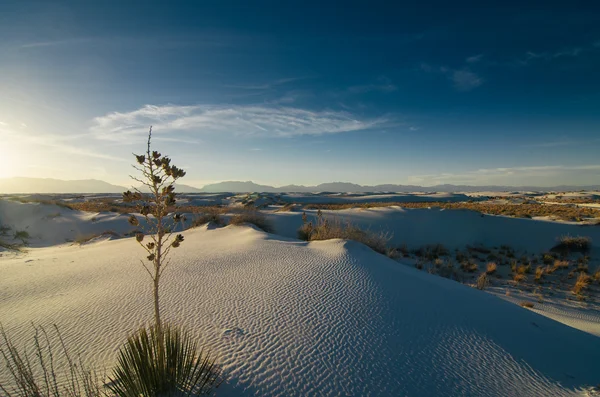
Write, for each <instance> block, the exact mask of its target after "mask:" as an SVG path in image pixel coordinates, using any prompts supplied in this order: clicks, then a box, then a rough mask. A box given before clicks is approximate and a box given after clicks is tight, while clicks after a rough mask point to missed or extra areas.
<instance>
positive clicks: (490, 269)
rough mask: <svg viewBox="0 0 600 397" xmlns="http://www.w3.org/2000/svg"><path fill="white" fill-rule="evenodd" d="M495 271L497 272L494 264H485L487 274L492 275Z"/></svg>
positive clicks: (496, 266)
mask: <svg viewBox="0 0 600 397" xmlns="http://www.w3.org/2000/svg"><path fill="white" fill-rule="evenodd" d="M496 270H498V265H496V263H495V262H490V263H488V264H487V266H486V273H487V274H494V273H496Z"/></svg>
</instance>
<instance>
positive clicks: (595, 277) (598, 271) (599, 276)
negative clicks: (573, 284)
mask: <svg viewBox="0 0 600 397" xmlns="http://www.w3.org/2000/svg"><path fill="white" fill-rule="evenodd" d="M592 279H593V280H594V281H596V282H600V267H598V268H596V271H595V272H594V274H593V276H592Z"/></svg>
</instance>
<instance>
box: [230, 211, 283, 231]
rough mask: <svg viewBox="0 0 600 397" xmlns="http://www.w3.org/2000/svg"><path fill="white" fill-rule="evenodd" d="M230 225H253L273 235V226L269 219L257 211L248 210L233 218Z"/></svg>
mask: <svg viewBox="0 0 600 397" xmlns="http://www.w3.org/2000/svg"><path fill="white" fill-rule="evenodd" d="M229 223H230V224H232V225H237V226H239V225H243V224H245V223H249V224H252V225H254V226H256V227H258V228H259V229H261V230H264V231H265V232H267V233H273V225H272V224H271V222H269V220H268V219H267V217H266V216H265V215H264V214H263V213H262V212H260V211H258V210H256V209H246V210H244V211H242V212H240V213H239V214H236V215H234V216H232V217H231V219H230V220H229Z"/></svg>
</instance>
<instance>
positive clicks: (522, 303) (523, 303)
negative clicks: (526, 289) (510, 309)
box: [519, 301, 534, 309]
mask: <svg viewBox="0 0 600 397" xmlns="http://www.w3.org/2000/svg"><path fill="white" fill-rule="evenodd" d="M519 306H521V307H526V308H528V309H532V308H533V306H534V304H533V303H531V302H527V301H522V302H519Z"/></svg>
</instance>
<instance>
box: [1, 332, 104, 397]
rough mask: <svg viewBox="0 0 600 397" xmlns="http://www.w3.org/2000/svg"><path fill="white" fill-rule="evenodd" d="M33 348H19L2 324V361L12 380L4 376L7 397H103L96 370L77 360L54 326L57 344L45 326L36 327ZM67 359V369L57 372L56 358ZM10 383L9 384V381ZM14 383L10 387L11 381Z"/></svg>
mask: <svg viewBox="0 0 600 397" xmlns="http://www.w3.org/2000/svg"><path fill="white" fill-rule="evenodd" d="M33 329H34V331H35V332H34V336H33V341H32V345H31V346H29V348H24V349H23V350H22V351H21V350H19V349H18V348H17V347H16V346H15V344H14V343H13V341H12V340H11V339H10V338H9V337H8V336H7V334H6V332H5V331H4V328H3V327H2V326H1V325H0V361H4V365H3V367H5V368H6V369H7V374H8V378H9V379H8V380H2V379H0V391H1V392H2V393H3V394H2V395H3V396H5V397H61V396H69V397H100V396H104V395H105V393H104V391H103V388H102V383H101V382H100V381H99V377H98V376H97V374H96V373H95V372H94V371H91V370H90V369H88V368H87V367H86V366H85V365H84V364H83V363H82V362H81V360H76V361H75V360H74V357H73V356H71V354H70V352H69V350H68V349H67V347H66V345H65V342H64V339H63V337H62V335H61V333H60V332H59V330H58V327H56V326H54V331H55V332H56V336H57V338H55V339H54V340H58V343H55V344H54V345H53V344H52V342H51V338H50V337H49V335H48V332H46V330H45V329H44V328H43V327H36V326H34V327H33ZM58 357H60V358H62V359H64V360H63V361H64V362H66V368H65V369H64V371H63V372H60V373H57V372H56V362H55V360H56V359H57V358H58ZM5 382H6V383H5ZM9 382H10V386H9V384H8V383H9Z"/></svg>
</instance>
